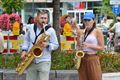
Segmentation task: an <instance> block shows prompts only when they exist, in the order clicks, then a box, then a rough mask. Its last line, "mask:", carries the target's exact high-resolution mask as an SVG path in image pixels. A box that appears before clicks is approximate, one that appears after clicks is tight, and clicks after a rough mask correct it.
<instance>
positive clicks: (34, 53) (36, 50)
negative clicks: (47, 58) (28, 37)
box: [16, 25, 50, 75]
mask: <svg viewBox="0 0 120 80" xmlns="http://www.w3.org/2000/svg"><path fill="white" fill-rule="evenodd" d="M43 28H44V33H42V34H41V35H40V36H39V37H38V40H37V41H36V43H35V45H34V46H33V47H32V48H31V49H30V51H29V52H28V53H27V55H26V56H25V60H23V61H22V62H21V63H20V64H18V65H17V67H16V72H17V73H18V74H19V75H21V74H23V72H24V71H25V70H26V68H27V67H28V66H29V65H30V64H31V62H32V61H33V60H34V59H35V58H36V57H41V56H42V55H43V52H42V48H41V47H40V44H41V42H43V41H48V40H49V39H50V35H49V34H46V33H45V25H44V27H43Z"/></svg>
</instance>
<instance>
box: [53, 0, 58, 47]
mask: <svg viewBox="0 0 120 80" xmlns="http://www.w3.org/2000/svg"><path fill="white" fill-rule="evenodd" d="M59 17H60V0H53V27H54V29H55V31H56V33H57V38H58V41H59V44H60V23H59V22H60V21H59ZM59 49H60V48H59Z"/></svg>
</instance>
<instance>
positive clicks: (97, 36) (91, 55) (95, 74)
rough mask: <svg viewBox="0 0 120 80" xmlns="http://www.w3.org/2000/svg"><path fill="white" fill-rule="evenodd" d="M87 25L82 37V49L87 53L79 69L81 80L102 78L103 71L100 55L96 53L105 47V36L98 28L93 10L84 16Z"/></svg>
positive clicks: (99, 79) (84, 22)
mask: <svg viewBox="0 0 120 80" xmlns="http://www.w3.org/2000/svg"><path fill="white" fill-rule="evenodd" d="M83 20H84V21H83V24H84V26H85V32H84V33H83V35H84V38H83V39H82V40H83V41H82V42H83V43H82V45H79V44H78V45H79V46H83V47H82V51H83V52H84V53H85V55H84V57H83V58H81V64H80V67H79V69H78V73H79V80H102V71H101V66H100V61H99V57H98V55H97V54H96V53H97V52H98V51H102V50H103V49H104V36H103V33H102V31H101V30H100V29H98V28H96V22H95V16H94V14H93V13H92V12H87V13H85V15H84V17H83Z"/></svg>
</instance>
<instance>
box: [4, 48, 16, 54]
mask: <svg viewBox="0 0 120 80" xmlns="http://www.w3.org/2000/svg"><path fill="white" fill-rule="evenodd" d="M7 52H8V51H7V49H4V50H3V53H7ZM16 52H17V50H16V49H10V53H16Z"/></svg>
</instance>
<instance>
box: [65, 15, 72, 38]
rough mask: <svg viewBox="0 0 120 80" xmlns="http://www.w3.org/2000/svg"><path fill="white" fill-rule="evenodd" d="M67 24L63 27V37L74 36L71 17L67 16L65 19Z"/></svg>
mask: <svg viewBox="0 0 120 80" xmlns="http://www.w3.org/2000/svg"><path fill="white" fill-rule="evenodd" d="M65 22H66V23H65V24H64V27H63V35H64V36H72V27H71V16H70V15H66V17H65Z"/></svg>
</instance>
